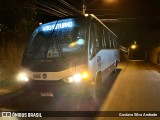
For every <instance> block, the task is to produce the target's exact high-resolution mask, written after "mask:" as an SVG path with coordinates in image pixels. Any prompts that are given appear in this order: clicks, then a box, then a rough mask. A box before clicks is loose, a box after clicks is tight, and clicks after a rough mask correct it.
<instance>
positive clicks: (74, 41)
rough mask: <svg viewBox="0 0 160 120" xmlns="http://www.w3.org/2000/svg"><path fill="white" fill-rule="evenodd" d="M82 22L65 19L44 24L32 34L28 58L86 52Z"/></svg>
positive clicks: (27, 53) (27, 51)
mask: <svg viewBox="0 0 160 120" xmlns="http://www.w3.org/2000/svg"><path fill="white" fill-rule="evenodd" d="M85 45H86V40H85V29H84V25H83V23H82V21H78V20H76V19H73V18H72V19H63V20H58V21H53V22H50V23H46V24H42V25H41V26H39V27H38V28H37V29H36V30H35V31H34V32H33V34H32V36H31V40H30V43H29V45H28V47H27V50H26V57H28V58H54V57H60V56H62V55H63V56H65V55H68V54H75V53H78V52H82V51H84V50H85Z"/></svg>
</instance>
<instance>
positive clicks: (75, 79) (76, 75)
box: [73, 74, 82, 83]
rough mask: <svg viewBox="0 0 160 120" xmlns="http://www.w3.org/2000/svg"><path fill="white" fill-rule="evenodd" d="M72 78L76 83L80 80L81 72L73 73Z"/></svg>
mask: <svg viewBox="0 0 160 120" xmlns="http://www.w3.org/2000/svg"><path fill="white" fill-rule="evenodd" d="M73 80H74V82H76V83H78V82H80V81H81V80H82V76H81V74H75V75H73Z"/></svg>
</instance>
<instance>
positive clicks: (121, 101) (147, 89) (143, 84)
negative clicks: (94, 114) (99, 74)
mask: <svg viewBox="0 0 160 120" xmlns="http://www.w3.org/2000/svg"><path fill="white" fill-rule="evenodd" d="M105 88H106V89H105V92H106V97H105V99H104V100H103V104H101V105H100V106H98V108H97V106H96V105H95V103H94V101H93V100H92V99H91V98H88V97H87V98H85V97H79V99H77V97H75V96H74V97H66V96H65V97H61V98H41V97H38V96H37V95H25V94H23V95H21V96H17V97H15V98H14V99H13V100H12V101H10V102H8V103H6V104H3V105H1V106H0V107H1V108H0V109H1V110H3V111H6V110H18V111H160V94H159V93H160V69H159V68H158V67H156V66H154V65H151V64H148V63H146V62H143V61H129V62H121V63H120V64H119V66H118V70H117V72H116V73H113V74H111V76H109V78H108V79H107V81H106V82H105ZM19 119H26V118H17V119H16V120H19ZM45 119H47V120H50V119H52V120H53V119H65V120H66V119H67V120H72V119H73V120H75V119H76V120H77V119H78V120H82V118H75V117H73V118H71V117H68V118H59V117H58V118H45ZM88 119H89V120H92V119H97V120H106V119H107V120H117V119H118V120H128V119H131V120H134V119H135V117H132V118H129V117H125V118H123V117H119V118H114V117H105V118H104V117H99V118H87V117H83V120H88ZM137 119H142V117H139V118H136V120H137ZM143 119H145V120H151V118H143ZM152 119H153V118H152ZM154 119H156V120H160V118H154ZM0 120H1V118H0ZM14 120H15V119H14Z"/></svg>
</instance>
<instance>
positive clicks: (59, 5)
mask: <svg viewBox="0 0 160 120" xmlns="http://www.w3.org/2000/svg"><path fill="white" fill-rule="evenodd" d="M35 1H36V2H35ZM60 1H61V2H60ZM63 1H66V2H67V3H69V4H70V5H72V6H73V7H74V8H76V9H78V10H79V11H82V1H83V0H5V1H3V0H0V14H1V15H0V17H1V20H3V21H5V22H6V19H8V20H9V22H10V23H12V22H13V17H15V19H16V17H17V18H18V17H21V16H15V15H13V16H12V18H9V17H10V16H11V14H12V13H14V14H16V13H19V12H20V11H22V10H23V9H27V10H33V11H34V10H35V9H38V10H39V11H38V12H40V15H39V14H38V15H37V17H36V18H37V19H38V20H45V21H46V20H48V21H50V20H52V18H53V19H54V18H55V15H57V12H55V11H54V10H57V11H59V10H63V11H64V12H67V13H69V14H70V13H71V14H72V15H75V14H78V12H79V11H78V12H77V13H76V12H75V11H74V10H71V9H70V8H69V7H66V5H65V4H63V3H64V2H63ZM84 1H85V4H86V6H87V10H86V13H93V14H95V15H96V16H97V17H98V18H100V19H101V20H104V21H103V22H104V23H105V24H106V25H107V26H108V27H109V28H110V29H111V30H112V31H113V32H115V33H116V34H117V36H118V37H119V41H120V43H121V44H122V45H124V46H129V45H130V44H132V43H133V41H136V42H137V43H138V44H140V45H142V46H144V47H149V46H151V45H153V44H157V43H158V42H159V41H160V0H84ZM33 2H34V3H33ZM53 9H54V10H53ZM4 11H7V12H4ZM24 11H25V10H24ZM20 15H23V16H28V18H30V17H29V15H28V14H26V13H25V12H23V14H20ZM58 16H59V17H63V16H65V14H64V13H60V14H58ZM3 17H5V20H4V19H3ZM48 18H49V19H48ZM17 23H18V21H17Z"/></svg>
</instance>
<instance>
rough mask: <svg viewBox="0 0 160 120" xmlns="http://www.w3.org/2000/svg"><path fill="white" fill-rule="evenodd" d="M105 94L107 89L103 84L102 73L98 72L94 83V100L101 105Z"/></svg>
mask: <svg viewBox="0 0 160 120" xmlns="http://www.w3.org/2000/svg"><path fill="white" fill-rule="evenodd" d="M104 96H105V91H104V86H103V84H102V75H101V74H98V75H97V78H96V82H95V85H94V91H93V100H94V102H96V104H97V105H100V104H101V103H102V101H103V98H104Z"/></svg>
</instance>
